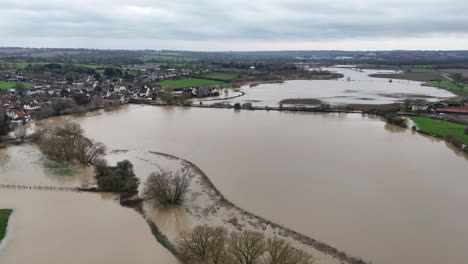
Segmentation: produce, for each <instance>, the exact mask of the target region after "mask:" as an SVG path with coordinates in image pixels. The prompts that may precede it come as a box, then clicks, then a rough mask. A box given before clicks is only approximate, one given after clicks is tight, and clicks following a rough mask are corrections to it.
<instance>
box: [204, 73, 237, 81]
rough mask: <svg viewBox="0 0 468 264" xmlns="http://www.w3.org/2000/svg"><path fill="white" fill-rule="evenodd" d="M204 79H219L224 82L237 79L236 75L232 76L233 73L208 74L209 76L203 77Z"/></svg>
mask: <svg viewBox="0 0 468 264" xmlns="http://www.w3.org/2000/svg"><path fill="white" fill-rule="evenodd" d="M204 77H207V78H212V79H220V80H225V81H232V80H234V79H236V78H237V77H238V75H237V74H234V73H218V72H214V73H209V74H207V75H205V76H204Z"/></svg>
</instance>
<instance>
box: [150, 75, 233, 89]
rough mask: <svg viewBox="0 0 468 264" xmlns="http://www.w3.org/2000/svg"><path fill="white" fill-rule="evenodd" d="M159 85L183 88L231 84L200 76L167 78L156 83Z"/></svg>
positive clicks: (226, 86)
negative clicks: (176, 78)
mask: <svg viewBox="0 0 468 264" xmlns="http://www.w3.org/2000/svg"><path fill="white" fill-rule="evenodd" d="M155 84H157V85H162V86H169V87H172V88H174V89H181V88H186V87H200V86H216V85H219V86H221V87H224V88H228V86H230V85H229V84H226V83H224V82H221V81H215V80H208V79H199V78H185V79H180V80H166V81H163V82H158V83H155Z"/></svg>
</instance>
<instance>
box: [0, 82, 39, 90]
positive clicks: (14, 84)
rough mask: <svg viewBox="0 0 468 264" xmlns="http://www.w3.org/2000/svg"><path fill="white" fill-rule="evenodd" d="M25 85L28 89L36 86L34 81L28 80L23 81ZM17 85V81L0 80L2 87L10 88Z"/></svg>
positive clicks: (0, 86) (0, 87)
mask: <svg viewBox="0 0 468 264" xmlns="http://www.w3.org/2000/svg"><path fill="white" fill-rule="evenodd" d="M22 84H23V85H24V87H26V89H31V88H33V87H34V84H33V83H27V82H23V83H22ZM15 86H16V83H14V82H4V81H0V89H5V90H7V89H10V88H13V87H15Z"/></svg>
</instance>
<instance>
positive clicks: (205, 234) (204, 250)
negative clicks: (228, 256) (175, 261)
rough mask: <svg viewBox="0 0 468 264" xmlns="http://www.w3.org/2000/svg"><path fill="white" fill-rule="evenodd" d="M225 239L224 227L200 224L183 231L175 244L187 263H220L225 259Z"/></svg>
mask: <svg viewBox="0 0 468 264" xmlns="http://www.w3.org/2000/svg"><path fill="white" fill-rule="evenodd" d="M226 239H227V231H226V229H225V228H222V227H210V226H208V225H201V226H197V227H195V229H193V230H192V231H190V232H185V233H183V234H182V235H181V236H180V237H179V238H178V239H177V241H176V244H177V247H178V251H179V253H180V254H181V255H182V257H183V258H184V260H186V262H187V263H206V264H221V263H224V260H225V250H224V245H225V243H226Z"/></svg>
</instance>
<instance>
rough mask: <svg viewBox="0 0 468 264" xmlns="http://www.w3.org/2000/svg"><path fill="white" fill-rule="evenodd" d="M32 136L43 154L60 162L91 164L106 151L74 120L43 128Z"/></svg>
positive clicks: (98, 160) (97, 160)
mask: <svg viewBox="0 0 468 264" xmlns="http://www.w3.org/2000/svg"><path fill="white" fill-rule="evenodd" d="M33 138H34V139H35V141H36V143H37V144H38V145H39V148H40V149H41V151H42V152H43V153H44V154H45V155H47V156H48V157H49V158H50V159H52V160H54V161H57V162H60V163H66V164H74V163H79V164H83V165H92V164H95V163H97V162H100V161H101V158H102V157H103V156H104V155H105V153H106V147H105V146H104V144H102V143H94V142H93V141H92V140H90V139H88V138H86V137H85V136H84V131H83V129H82V128H81V126H80V125H79V124H78V123H75V122H69V121H68V122H65V123H63V124H62V125H60V126H58V127H56V128H45V129H43V130H40V131H38V132H37V133H36V134H35V135H34V136H33Z"/></svg>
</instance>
